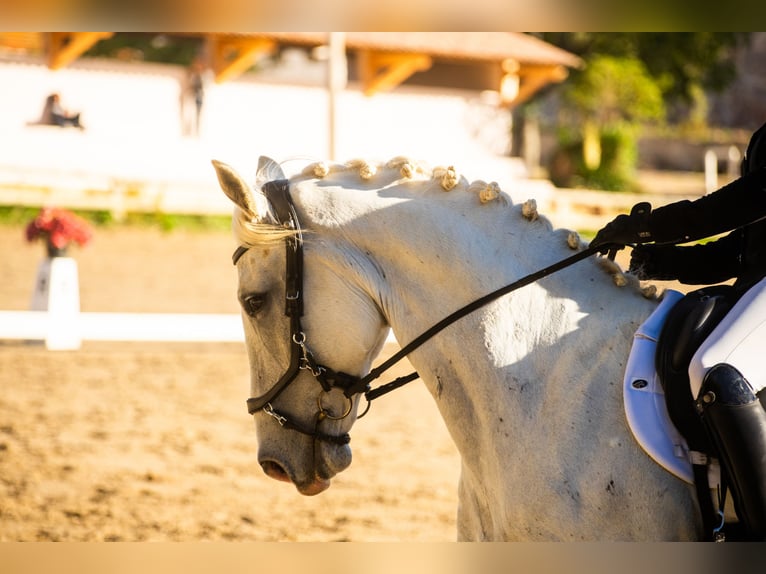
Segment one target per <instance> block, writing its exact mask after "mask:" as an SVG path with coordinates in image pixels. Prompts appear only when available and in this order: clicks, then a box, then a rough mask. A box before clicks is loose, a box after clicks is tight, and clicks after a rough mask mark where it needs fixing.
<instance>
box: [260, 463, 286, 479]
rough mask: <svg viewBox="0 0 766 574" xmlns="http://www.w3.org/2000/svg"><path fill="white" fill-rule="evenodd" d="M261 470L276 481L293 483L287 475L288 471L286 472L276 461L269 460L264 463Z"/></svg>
mask: <svg viewBox="0 0 766 574" xmlns="http://www.w3.org/2000/svg"><path fill="white" fill-rule="evenodd" d="M261 468H262V469H263V472H265V473H266V476H268V477H271V478H273V479H275V480H279V481H282V482H291V481H290V477H289V476H288V474H287V471H285V469H284V468H282V467H281V466H280V465H279V464H277V463H276V462H274V461H271V460H267V461H265V462H262V463H261Z"/></svg>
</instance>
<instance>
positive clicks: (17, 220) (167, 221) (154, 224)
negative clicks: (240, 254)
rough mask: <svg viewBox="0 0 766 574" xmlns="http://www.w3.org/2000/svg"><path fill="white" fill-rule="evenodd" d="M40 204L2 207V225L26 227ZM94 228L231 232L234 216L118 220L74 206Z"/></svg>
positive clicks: (136, 215)
mask: <svg viewBox="0 0 766 574" xmlns="http://www.w3.org/2000/svg"><path fill="white" fill-rule="evenodd" d="M39 211H40V209H39V208H37V207H25V206H18V205H2V206H0V225H12V226H26V225H27V224H28V223H29V222H30V221H32V220H33V219H34V218H35V216H36V215H37V214H38V213H39ZM71 211H72V212H73V213H76V214H77V215H79V216H80V217H82V218H83V219H85V220H86V221H88V222H90V223H91V224H92V225H93V226H94V227H97V228H106V227H137V228H141V227H143V228H156V229H161V230H162V231H168V232H170V231H174V230H185V231H228V230H230V229H231V216H228V215H180V214H171V213H128V214H127V215H126V216H125V218H124V219H122V220H120V221H116V220H115V219H114V217H113V216H112V214H111V213H110V212H109V211H104V210H79V209H72V210H71Z"/></svg>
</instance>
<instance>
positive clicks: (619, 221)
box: [590, 202, 652, 252]
mask: <svg viewBox="0 0 766 574" xmlns="http://www.w3.org/2000/svg"><path fill="white" fill-rule="evenodd" d="M651 210H652V206H651V205H650V204H649V203H647V202H642V203H637V204H636V205H635V206H633V209H632V210H631V211H630V215H618V216H617V217H615V218H614V219H613V220H612V221H610V222H609V223H607V224H606V226H605V227H604V228H603V229H602V230H601V231H599V232H598V233H597V234H596V237H594V238H593V241H591V242H590V245H591V247H598V246H600V245H603V246H604V250H603V252H606V251H608V250H609V249H614V248H620V249H622V248H623V247H624V246H626V245H628V244H636V243H647V242H649V241H651V240H652V234H651V232H650V231H649V213H650V212H651Z"/></svg>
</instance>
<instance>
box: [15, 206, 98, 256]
mask: <svg viewBox="0 0 766 574" xmlns="http://www.w3.org/2000/svg"><path fill="white" fill-rule="evenodd" d="M26 235H27V241H30V242H31V241H35V240H37V239H43V240H45V244H46V247H47V248H48V255H49V256H50V257H55V256H58V255H63V254H64V253H65V252H66V250H67V248H68V247H69V245H70V244H71V243H72V242H74V243H77V244H78V245H80V246H84V245H86V244H87V243H88V242H89V241H90V239H91V237H92V236H93V231H92V228H91V226H90V224H89V223H88V222H87V221H85V220H84V219H83V218H81V217H78V216H77V215H75V214H74V213H72V212H71V211H67V210H66V209H59V208H55V207H44V208H43V209H41V210H40V213H38V214H37V216H36V217H35V218H34V219H33V220H32V221H30V222H29V224H28V225H27V229H26Z"/></svg>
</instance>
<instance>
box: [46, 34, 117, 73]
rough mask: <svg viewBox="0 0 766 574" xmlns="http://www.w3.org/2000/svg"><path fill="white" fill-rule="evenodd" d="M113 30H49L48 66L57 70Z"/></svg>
mask: <svg viewBox="0 0 766 574" xmlns="http://www.w3.org/2000/svg"><path fill="white" fill-rule="evenodd" d="M112 35H114V32H49V33H48V67H49V68H50V69H51V70H59V69H61V68H64V67H66V66H68V65H69V64H71V63H72V62H74V61H75V60H76V59H77V58H79V57H80V56H82V55H83V54H84V53H85V52H87V51H88V49H89V48H90V47H91V46H93V45H94V44H95V43H96V42H99V41H101V40H103V39H104V38H109V37H111V36H112Z"/></svg>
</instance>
